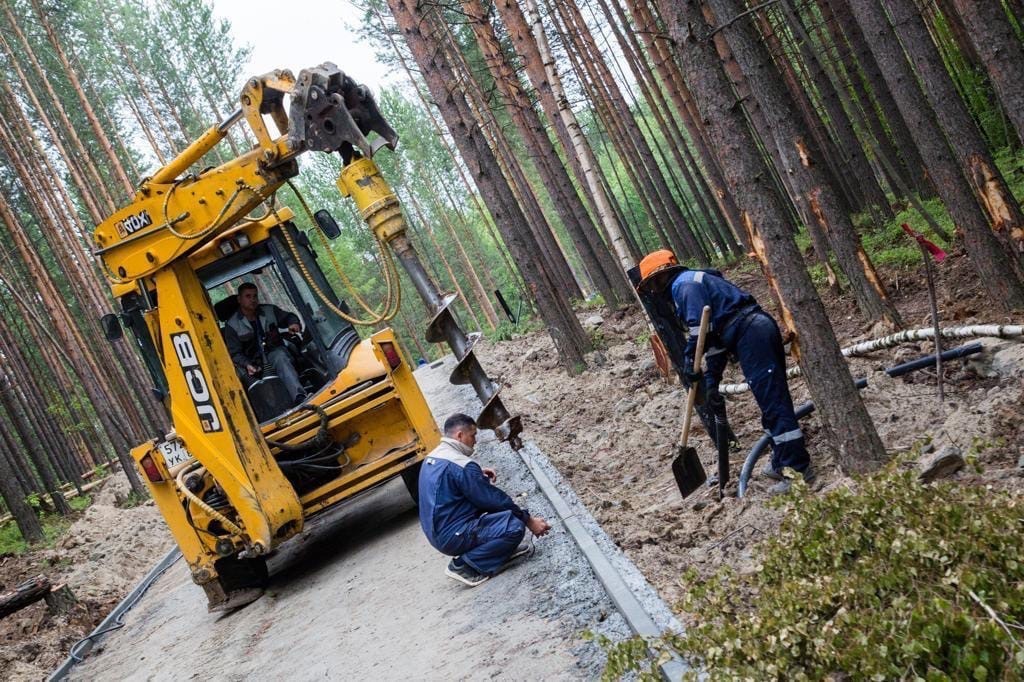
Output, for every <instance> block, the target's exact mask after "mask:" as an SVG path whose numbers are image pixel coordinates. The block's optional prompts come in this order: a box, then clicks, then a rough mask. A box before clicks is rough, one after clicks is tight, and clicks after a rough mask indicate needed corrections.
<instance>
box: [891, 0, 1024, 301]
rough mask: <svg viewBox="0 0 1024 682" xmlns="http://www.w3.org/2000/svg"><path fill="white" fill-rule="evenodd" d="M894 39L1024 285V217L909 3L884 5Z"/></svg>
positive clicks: (893, 0)
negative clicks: (901, 49)
mask: <svg viewBox="0 0 1024 682" xmlns="http://www.w3.org/2000/svg"><path fill="white" fill-rule="evenodd" d="M883 2H884V4H885V6H886V7H887V8H888V10H889V13H890V15H891V16H892V20H893V26H894V29H895V32H896V35H897V36H898V37H899V38H900V41H901V42H902V43H903V46H904V50H905V51H906V53H907V55H908V57H909V58H910V60H911V61H912V63H913V64H914V66H915V68H916V70H917V73H918V75H919V76H920V78H921V83H922V85H923V87H924V91H925V94H926V95H927V96H928V100H929V101H930V102H931V104H932V109H933V110H934V111H935V115H936V118H937V120H938V122H939V127H940V128H942V129H943V130H944V131H945V133H946V138H947V139H948V140H949V143H950V146H952V148H953V152H954V153H955V154H956V156H957V158H958V159H959V162H960V165H961V167H962V169H963V173H964V175H965V176H966V177H967V179H968V181H969V182H970V183H971V186H972V188H973V189H974V193H975V195H976V196H977V198H978V202H979V203H980V204H981V206H982V208H984V209H985V213H986V214H987V216H988V221H989V224H990V225H991V227H992V230H993V232H994V233H995V236H996V238H997V239H998V240H999V242H1000V243H1001V244H1002V245H1003V247H1004V249H1005V250H1006V253H1007V256H1008V257H1009V258H1010V259H1011V262H1012V263H1013V266H1014V269H1015V270H1016V273H1017V277H1018V281H1019V282H1020V283H1022V284H1024V213H1022V212H1021V208H1020V205H1019V204H1018V203H1017V200H1016V198H1015V197H1014V196H1013V194H1012V193H1011V192H1010V188H1009V187H1008V186H1007V184H1006V180H1005V179H1004V178H1003V175H1002V173H1000V171H999V169H998V168H997V167H996V164H995V161H994V160H993V159H992V155H991V154H990V153H989V150H988V147H987V146H986V145H985V141H984V140H983V139H982V137H981V131H979V130H978V127H977V125H975V124H974V120H973V119H972V118H971V116H970V114H969V113H968V111H967V107H966V105H965V104H964V102H963V100H961V99H960V97H959V96H958V94H957V91H956V87H955V86H954V85H953V81H952V79H951V78H950V75H949V72H948V71H947V70H946V67H945V64H944V63H943V61H942V57H941V56H940V55H939V52H938V49H937V48H936V47H935V44H934V43H933V42H932V41H931V39H930V35H929V33H928V28H927V27H926V26H925V24H924V20H923V19H922V18H921V15H920V14H919V13H918V12H917V8H916V7H915V6H914V4H913V2H912V1H911V0H883Z"/></svg>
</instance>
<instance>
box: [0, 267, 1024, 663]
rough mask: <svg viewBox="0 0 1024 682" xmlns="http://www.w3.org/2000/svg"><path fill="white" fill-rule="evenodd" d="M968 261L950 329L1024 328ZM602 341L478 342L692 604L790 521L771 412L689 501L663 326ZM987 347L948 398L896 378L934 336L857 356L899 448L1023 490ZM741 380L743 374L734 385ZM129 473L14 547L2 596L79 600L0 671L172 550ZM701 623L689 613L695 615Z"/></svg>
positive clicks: (26, 634)
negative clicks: (47, 584)
mask: <svg viewBox="0 0 1024 682" xmlns="http://www.w3.org/2000/svg"><path fill="white" fill-rule="evenodd" d="M966 268H967V266H966V262H965V259H963V258H962V257H956V256H954V257H953V258H951V259H950V260H949V261H947V263H946V264H944V265H943V266H942V268H941V269H940V272H939V292H940V296H939V299H940V300H939V307H940V310H941V312H942V316H943V325H944V326H947V325H961V324H968V323H972V322H979V323H980V322H985V323H1007V322H1011V321H1012V322H1016V323H1017V324H1020V323H1021V320H1010V319H1008V318H1006V317H1003V316H999V315H996V314H994V313H991V312H990V310H991V307H992V306H991V304H990V303H989V301H988V300H987V299H986V293H985V292H984V291H983V290H981V288H980V287H979V286H978V285H970V286H965V285H964V284H963V283H964V282H974V281H975V280H976V278H975V276H974V275H973V273H972V272H969V271H967V269H966ZM727 274H728V276H729V277H730V278H731V279H733V280H734V281H736V282H737V283H738V284H740V285H741V286H743V287H745V288H747V289H749V290H751V291H752V292H753V293H755V295H756V296H757V297H758V300H759V301H761V303H762V304H763V305H765V307H766V308H768V309H769V310H770V311H772V308H773V306H772V305H771V296H770V295H769V293H768V292H767V291H766V290H765V288H764V286H763V284H762V283H761V278H760V275H759V273H758V272H757V271H756V269H754V268H751V267H750V266H749V265H748V266H746V267H745V268H734V269H733V270H732V271H731V272H729V273H727ZM885 274H886V279H887V283H888V285H889V287H890V289H891V292H892V293H893V296H894V300H895V301H896V302H897V305H898V307H899V309H900V312H901V313H902V314H903V316H904V318H905V321H906V324H907V327H909V328H917V327H922V326H927V325H929V324H930V323H929V319H928V302H927V296H926V293H925V289H924V283H923V277H922V276H920V275H918V274H915V273H908V272H906V271H902V272H898V273H897V272H889V273H885ZM825 303H826V307H827V309H828V311H829V314H830V317H831V319H832V321H833V325H834V326H835V328H836V330H837V334H838V335H839V338H840V342H841V343H842V344H843V345H847V344H849V343H851V342H854V341H860V340H865V339H870V338H875V337H878V336H882V335H884V334H886V333H887V332H888V330H885V329H881V328H875V329H869V328H867V327H865V326H863V325H861V323H860V322H859V320H860V318H859V316H858V315H857V311H856V309H855V307H854V306H853V304H852V303H850V302H849V301H848V300H846V299H842V298H837V297H835V296H834V295H832V294H830V293H828V294H826V295H825ZM580 319H581V320H582V321H583V322H584V324H585V326H587V327H588V328H589V329H591V334H592V336H593V337H594V339H595V340H596V342H597V346H598V350H597V351H595V352H594V353H593V354H591V355H590V356H589V357H588V363H589V365H590V369H589V370H588V371H587V372H585V373H583V374H581V375H579V376H575V377H570V376H568V375H567V374H566V373H565V372H564V371H563V370H562V369H560V367H559V365H558V362H557V358H556V356H555V354H554V349H553V347H552V344H551V341H550V338H549V337H548V336H547V335H546V334H544V333H533V334H527V335H523V336H519V337H516V338H513V339H512V340H510V341H505V342H501V343H497V344H492V343H487V342H484V343H482V344H481V345H480V346H478V349H479V352H480V356H481V361H482V362H483V364H484V366H485V367H486V368H487V370H488V371H489V372H490V373H491V374H492V376H496V377H498V378H499V379H500V381H501V382H502V383H503V384H506V388H505V389H504V393H503V395H504V397H505V398H506V401H507V403H508V404H509V405H510V406H511V407H512V408H513V409H514V410H517V411H518V412H519V413H520V414H522V415H523V417H524V420H525V423H526V437H527V438H530V439H533V440H534V441H535V442H536V443H537V444H538V446H539V447H540V448H541V450H543V451H544V452H545V453H546V455H547V456H548V458H549V459H550V460H551V462H552V463H553V464H554V465H555V466H557V467H558V469H559V470H560V471H561V472H562V474H563V475H564V477H565V478H566V479H567V480H568V481H569V482H570V483H571V484H572V486H573V487H574V488H575V490H576V492H577V493H578V495H579V497H580V498H581V499H582V500H583V502H584V503H585V504H586V505H587V506H588V507H589V508H590V509H591V510H592V512H593V514H594V516H595V517H596V518H597V520H598V521H599V522H600V523H601V524H602V525H603V526H604V528H605V529H606V531H607V532H608V534H609V535H610V536H611V537H612V539H613V540H614V541H615V542H616V543H617V544H618V545H619V546H620V547H621V548H622V549H623V550H624V551H625V552H626V553H627V554H628V556H629V557H630V558H631V559H632V561H633V562H635V563H636V565H637V566H638V567H639V568H640V570H641V571H643V572H644V574H645V575H646V576H647V578H648V580H650V582H651V583H652V584H653V585H654V586H655V587H656V588H657V589H658V590H659V592H660V593H661V595H662V596H663V597H664V598H665V599H666V600H667V601H668V602H669V603H670V604H674V603H676V602H677V601H678V598H679V596H680V594H681V590H682V588H681V586H680V585H679V583H678V578H679V576H680V575H681V574H682V572H683V571H684V569H686V568H687V567H691V566H692V567H696V568H697V569H698V571H699V572H700V573H701V574H703V575H706V574H709V573H711V572H713V571H714V570H716V569H717V568H718V567H720V566H722V565H725V564H729V565H732V566H733V567H735V568H737V569H738V570H741V571H742V570H745V569H749V568H750V567H752V566H753V565H754V556H755V552H756V548H757V543H758V542H760V541H762V540H763V539H764V538H765V537H767V536H769V535H770V534H772V533H774V532H775V528H776V527H777V525H778V522H779V518H780V515H781V514H782V512H781V511H778V510H773V509H769V508H767V507H766V505H765V502H766V501H767V499H768V494H767V488H768V485H767V483H766V482H765V481H764V480H763V479H760V478H758V477H756V476H755V477H754V478H753V479H752V485H751V488H750V490H749V491H748V494H747V496H746V497H744V498H743V499H738V498H736V497H735V493H736V484H735V479H736V477H737V476H738V473H739V468H740V466H741V464H742V461H743V459H744V457H745V456H746V453H747V451H748V450H749V448H750V446H751V445H752V444H753V443H754V442H755V441H756V440H757V438H759V437H760V435H761V433H762V432H761V429H760V423H759V413H758V411H757V408H756V406H755V405H754V402H753V399H752V398H751V397H750V395H749V394H743V395H740V396H736V397H730V398H729V415H730V420H731V422H732V426H733V429H734V431H735V432H736V435H737V436H738V437H739V439H740V441H741V442H742V444H743V449H741V450H740V451H738V452H735V453H733V456H732V467H731V468H732V478H733V482H732V483H731V484H730V486H729V489H728V491H729V492H730V493H731V495H730V496H727V497H726V499H725V500H724V501H723V502H722V503H719V502H717V501H715V500H714V498H713V497H712V496H711V495H710V494H708V492H709V491H708V492H704V491H702V492H698V493H695V494H694V495H692V496H691V497H690V498H688V499H687V500H686V501H685V502H684V501H683V500H681V499H680V497H679V493H678V491H677V490H676V487H675V483H674V480H673V478H672V474H671V471H670V461H671V456H672V451H673V446H674V443H675V442H676V440H677V439H678V437H679V430H680V427H681V423H682V413H681V410H682V406H683V402H684V400H683V399H684V395H683V391H682V389H681V387H680V386H679V384H678V383H667V382H666V381H665V380H663V379H662V378H660V376H659V375H658V373H657V370H656V369H655V366H654V362H653V358H652V355H651V353H650V349H649V346H648V344H647V341H646V336H647V326H646V324H645V322H644V320H643V318H642V317H641V316H640V314H639V313H638V312H637V311H636V310H626V311H615V312H609V311H606V310H591V311H584V312H581V313H580ZM984 342H985V346H986V350H985V353H984V354H983V355H981V356H975V358H974V359H972V360H970V361H967V362H965V361H955V362H951V363H948V366H947V371H946V376H945V382H946V401H945V403H944V404H943V405H941V406H940V405H938V404H937V399H936V394H935V374H934V370H924V371H921V372H917V373H914V374H911V375H908V376H906V377H904V378H900V379H890V378H888V377H887V376H886V375H885V374H884V373H882V372H881V369H882V368H884V367H888V366H891V365H893V364H896V363H897V362H901V361H904V360H908V359H912V358H914V357H918V356H920V355H923V354H926V353H928V352H931V350H932V349H931V345H930V343H925V344H905V345H903V346H900V347H898V348H894V349H890V350H885V351H879V352H877V353H874V354H872V355H870V356H868V357H865V358H859V359H854V360H853V361H852V362H851V367H852V368H853V373H854V375H855V376H858V377H859V376H867V377H868V378H869V380H870V385H869V388H868V389H866V390H865V391H864V392H863V395H864V398H865V401H866V404H867V406H868V409H869V411H870V413H871V415H872V417H873V418H874V420H875V423H876V425H877V427H878V430H879V433H880V434H881V436H882V438H883V440H884V442H885V444H886V446H887V447H888V448H889V450H890V451H893V452H895V451H900V450H908V449H910V448H911V447H912V446H913V445H914V444H915V443H919V442H921V441H923V440H924V439H931V440H932V441H933V442H934V444H935V447H936V448H938V447H942V446H943V445H945V444H955V445H957V446H959V447H960V448H961V449H962V450H963V452H964V453H965V454H968V453H969V452H974V453H976V455H977V461H978V463H979V464H980V465H981V468H982V471H981V472H980V473H978V472H976V471H974V470H973V469H965V470H963V471H961V472H960V473H958V474H956V475H955V476H956V477H957V478H960V479H963V480H965V481H973V482H986V483H989V484H992V485H993V486H996V487H1008V486H1020V485H1021V481H1022V478H1021V477H1022V476H1024V470H1022V468H1021V467H1022V465H1024V461H1022V455H1024V447H1022V443H1024V419H1021V414H1020V413H1021V408H1020V405H1021V404H1022V399H1024V344H1022V343H1019V342H1016V341H1002V340H998V339H988V340H984ZM733 380H736V381H738V380H740V376H739V373H738V370H736V369H735V368H731V369H730V373H728V374H727V376H726V381H733ZM791 387H792V391H793V395H794V400H795V402H797V403H802V402H804V401H805V400H807V399H808V393H807V389H806V386H805V385H804V382H803V380H801V379H796V380H793V381H792V382H791ZM803 428H804V432H805V434H806V435H807V437H808V445H809V448H810V450H811V454H812V457H813V459H814V461H815V463H816V466H817V468H818V471H819V477H818V480H817V481H816V482H815V484H814V486H813V487H814V488H815V489H816V490H828V489H830V488H833V487H835V486H840V485H855V482H854V481H852V480H851V479H849V478H847V477H845V476H843V475H842V474H841V473H840V472H839V471H838V469H837V467H836V466H835V462H834V456H833V453H832V452H831V451H830V450H829V448H828V446H827V445H826V443H825V439H824V438H823V436H822V433H821V423H820V421H819V420H818V419H817V417H816V416H811V417H810V418H809V419H805V420H804V422H803ZM691 442H692V443H693V444H694V445H695V446H696V447H697V449H698V452H699V453H700V455H701V458H702V460H703V461H704V465H705V468H706V469H707V470H709V471H712V470H713V467H714V465H713V462H714V456H715V455H714V452H713V450H712V448H711V446H710V441H709V440H708V438H707V436H706V435H705V434H704V433H703V430H702V429H701V427H700V426H699V422H698V421H695V430H694V434H693V437H692V439H691ZM126 493H127V483H126V482H125V481H124V479H123V478H122V477H120V476H115V477H112V479H111V480H110V481H109V482H108V483H106V484H105V485H104V486H103V488H101V489H99V491H98V492H96V493H94V503H93V504H92V505H91V506H90V507H89V508H88V509H87V510H86V511H85V512H83V513H82V514H81V515H79V517H78V518H77V519H76V520H75V521H74V523H73V525H72V526H71V528H70V529H69V530H68V532H66V533H65V534H64V535H63V536H62V538H61V539H60V540H59V541H58V542H57V544H56V545H55V546H54V547H53V548H50V549H40V550H33V551H31V552H28V553H26V554H23V555H19V556H5V557H0V591H6V590H9V589H12V588H13V587H15V586H16V585H18V584H19V583H20V582H22V581H23V580H25V579H27V578H30V577H32V576H35V575H39V574H43V575H46V576H47V577H49V578H50V579H51V581H53V582H54V583H55V584H59V583H66V584H67V585H68V586H69V587H70V589H71V591H72V592H73V593H74V595H75V596H76V597H77V599H78V603H77V604H76V606H75V608H74V609H73V610H72V612H71V613H70V614H68V615H66V616H52V615H50V614H49V613H48V612H47V609H46V606H45V604H44V603H43V602H39V603H37V604H34V605H32V606H30V607H28V608H26V609H23V610H22V611H19V612H18V613H16V614H14V615H11V616H9V617H7V618H6V619H3V620H0V679H5V680H8V679H10V680H23V679H24V680H29V679H31V680H38V679H42V678H45V677H46V676H47V675H48V674H49V672H50V671H52V670H53V669H54V668H55V667H56V666H57V665H59V663H60V662H61V661H62V660H63V658H64V657H65V656H66V655H67V653H68V650H69V649H70V647H71V646H72V645H73V644H74V643H75V642H76V641H77V640H78V639H80V638H81V637H83V636H84V635H86V634H87V633H88V632H90V631H91V630H92V629H93V628H94V627H95V626H96V624H98V623H99V621H100V620H102V618H103V617H105V616H106V614H107V613H108V612H109V611H110V609H111V608H113V606H114V605H115V604H117V602H118V601H120V599H122V598H123V597H124V595H125V594H127V593H128V591H129V590H130V589H131V588H132V586H134V585H135V584H136V583H137V582H138V581H139V580H140V579H141V578H142V576H143V575H145V573H146V572H147V571H148V570H149V568H151V567H152V566H153V565H154V564H155V563H156V562H157V561H158V560H159V558H160V557H162V556H163V555H164V554H165V553H166V552H167V550H168V549H170V547H171V546H172V540H171V538H170V536H169V534H168V532H167V530H166V527H165V526H164V523H163V521H162V519H161V518H160V515H159V513H158V512H157V510H156V509H155V508H154V507H153V506H152V504H151V503H149V504H144V505H142V506H138V507H133V508H129V509H122V508H120V507H119V506H118V504H117V502H118V500H120V499H123V497H124V496H125V495H126ZM683 617H684V620H685V614H683Z"/></svg>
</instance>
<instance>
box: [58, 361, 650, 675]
mask: <svg viewBox="0 0 1024 682" xmlns="http://www.w3.org/2000/svg"><path fill="white" fill-rule="evenodd" d="M451 366H452V360H451V358H448V359H447V361H446V362H445V363H444V364H443V365H442V364H440V363H435V365H434V366H430V367H424V368H421V369H420V370H419V371H417V377H418V379H419V381H420V383H421V385H422V386H423V388H424V392H425V394H426V395H427V399H428V401H429V402H430V404H431V408H432V409H433V411H434V414H435V417H437V418H438V419H439V420H443V419H444V417H446V416H447V415H448V414H450V413H451V412H453V411H456V410H464V411H467V412H469V413H470V414H475V413H476V411H478V410H479V402H478V401H476V398H475V396H474V395H473V394H472V392H471V391H470V390H467V389H465V388H455V387H452V386H450V385H448V384H447V375H448V372H449V371H450V368H451ZM478 457H479V459H480V460H481V461H482V462H484V463H485V464H487V465H489V466H493V467H495V468H496V469H497V470H498V472H499V484H500V485H502V487H503V488H504V489H505V490H506V491H507V492H509V493H510V494H511V495H513V496H514V497H516V498H517V501H518V502H519V503H520V504H521V505H523V506H526V507H528V508H530V509H531V510H532V511H533V512H534V513H539V514H542V515H547V516H550V515H551V514H552V512H551V509H550V506H549V505H548V502H547V500H546V499H545V498H544V497H543V496H542V495H541V493H540V491H539V489H538V488H537V486H536V483H535V482H534V480H533V479H532V478H529V477H528V475H527V474H526V473H525V471H524V469H525V468H524V467H523V466H522V464H521V463H520V462H519V461H518V459H517V457H516V456H515V455H514V453H512V451H511V450H510V449H509V448H508V447H507V446H505V445H502V444H498V443H496V442H495V441H494V440H493V439H492V438H489V437H487V435H482V438H481V443H480V445H479V446H478ZM588 516H589V515H588ZM603 539H604V540H606V538H603ZM537 544H538V551H537V553H536V555H535V556H534V557H532V558H530V559H528V560H525V561H522V562H520V563H518V564H517V565H514V566H513V567H511V568H510V569H509V570H507V571H506V572H505V573H503V574H501V575H499V576H497V577H495V578H494V579H492V580H490V581H489V582H487V583H484V584H483V585H481V586H480V587H477V588H475V589H468V588H465V587H463V586H461V585H459V584H457V583H455V582H454V581H452V580H450V579H448V578H446V577H445V576H444V566H445V563H446V561H447V559H446V558H445V557H442V556H441V555H440V554H438V553H437V552H436V551H434V550H433V549H432V548H431V547H430V546H429V545H428V544H427V543H426V541H425V540H424V538H423V535H422V533H421V531H420V528H419V524H418V520H417V517H416V513H415V509H414V507H413V505H412V502H411V500H410V499H409V497H408V495H407V493H406V491H405V488H404V487H403V485H402V483H401V481H400V480H396V481H393V482H391V483H389V484H387V485H385V486H382V487H379V488H377V489H375V490H373V491H370V492H369V493H368V494H366V495H363V496H361V497H359V498H357V499H356V500H354V501H353V502H352V503H350V504H348V505H345V506H343V507H342V508H341V509H338V510H334V511H332V512H330V513H329V514H327V515H325V516H322V517H319V518H317V519H315V520H314V521H313V522H312V523H310V524H308V527H307V529H306V530H305V531H304V533H303V535H302V536H301V537H300V538H297V539H296V540H294V541H292V542H290V543H288V544H286V545H285V546H284V547H282V548H281V550H279V551H278V553H277V554H276V555H275V556H274V557H273V558H272V559H271V562H270V569H271V572H272V574H273V575H272V579H271V585H270V587H269V589H268V591H267V594H266V595H265V596H264V597H263V598H262V599H260V600H258V601H257V602H255V603H253V604H250V605H249V606H247V607H245V608H243V609H241V610H238V611H236V612H234V613H231V614H227V615H216V614H208V613H207V612H206V605H205V598H204V596H203V592H202V590H200V589H199V588H198V587H196V586H195V585H193V584H192V582H191V580H190V577H189V575H188V570H187V567H186V565H185V564H184V562H183V561H178V563H176V564H175V565H174V566H173V567H172V568H171V569H170V570H169V571H168V572H167V573H166V574H164V575H163V576H162V577H161V578H160V579H159V580H158V581H157V582H156V583H155V584H154V586H153V588H152V589H151V590H150V592H149V593H148V594H147V595H146V596H145V597H144V598H143V599H142V601H141V602H140V603H139V604H138V605H137V606H136V607H135V608H134V609H133V610H132V611H131V612H129V614H128V615H127V617H126V618H125V621H126V626H125V627H124V628H123V629H122V630H118V631H116V632H114V633H112V634H111V635H110V636H109V637H107V638H106V639H105V640H104V642H103V644H102V647H101V648H98V651H97V652H96V653H94V654H93V655H91V656H90V657H89V658H88V659H87V660H86V661H85V662H84V663H83V664H81V665H79V666H77V667H76V668H74V670H73V671H72V677H73V678H75V679H175V680H181V679H191V678H200V679H230V680H234V679H238V680H242V679H289V680H314V679H342V678H344V679H374V680H391V679H444V680H461V679H515V680H522V679H546V680H548V679H580V678H586V679H592V678H594V677H596V676H598V675H599V674H600V670H601V668H602V666H603V662H604V657H603V654H602V652H601V650H600V648H598V647H597V646H596V645H595V644H593V643H592V642H590V641H588V640H586V639H584V637H583V633H584V632H586V631H592V632H596V633H601V634H604V635H606V636H608V637H610V638H612V639H613V640H618V639H621V638H623V637H625V636H627V635H628V629H627V628H626V625H625V623H624V621H623V620H622V618H621V616H619V614H618V613H617V612H616V611H615V609H614V607H613V606H612V604H611V602H610V601H609V599H608V598H607V596H606V595H605V593H604V592H603V590H602V589H601V587H600V585H599V584H598V582H597V580H596V579H595V577H594V576H593V574H592V572H591V570H590V568H589V565H588V564H587V563H586V560H585V559H584V558H583V556H582V555H581V554H580V553H579V551H578V550H577V548H576V546H575V545H574V544H573V542H572V539H571V538H570V537H569V536H568V534H567V533H565V532H564V531H563V530H562V528H561V526H560V524H557V523H556V524H555V528H554V530H553V532H552V533H551V534H550V535H549V536H548V537H546V538H543V539H541V540H540V541H538V543H537ZM607 544H608V546H609V547H611V545H610V543H607ZM617 560H619V561H621V560H624V557H622V556H621V555H619V557H617ZM629 568H633V567H631V566H630V567H629ZM633 571H634V572H635V568H633ZM638 575H639V574H638V573H635V576H638ZM635 576H634V577H635ZM639 589H640V591H642V592H645V593H647V595H648V597H649V596H651V595H653V591H652V590H651V589H650V587H649V586H647V585H646V583H644V584H642V585H640V586H639ZM654 606H655V608H654V609H653V610H654V611H656V612H657V613H656V620H659V621H662V622H664V619H665V618H670V616H669V615H668V611H667V609H665V608H664V605H663V604H660V603H658V604H655V605H654Z"/></svg>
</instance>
